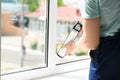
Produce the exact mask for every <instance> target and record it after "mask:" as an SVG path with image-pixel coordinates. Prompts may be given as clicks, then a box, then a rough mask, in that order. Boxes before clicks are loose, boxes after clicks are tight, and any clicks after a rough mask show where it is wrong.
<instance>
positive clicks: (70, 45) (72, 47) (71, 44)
mask: <svg viewBox="0 0 120 80" xmlns="http://www.w3.org/2000/svg"><path fill="white" fill-rule="evenodd" d="M62 48H66V54H65V55H71V54H73V53H75V51H76V50H77V49H78V47H77V46H76V44H75V42H74V41H70V42H69V43H67V44H65V45H64V46H63V47H62Z"/></svg>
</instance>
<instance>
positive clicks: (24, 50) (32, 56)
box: [1, 0, 48, 74]
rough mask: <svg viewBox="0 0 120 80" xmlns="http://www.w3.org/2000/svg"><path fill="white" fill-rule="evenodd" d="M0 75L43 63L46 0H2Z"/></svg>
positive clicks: (44, 55) (42, 64) (45, 44)
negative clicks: (0, 73)
mask: <svg viewBox="0 0 120 80" xmlns="http://www.w3.org/2000/svg"><path fill="white" fill-rule="evenodd" d="M1 4H2V5H1V10H2V15H1V17H2V27H1V29H2V33H1V34H2V35H1V70H2V74H6V73H11V72H16V71H24V70H30V69H33V68H41V67H46V66H47V62H46V61H47V60H46V59H47V58H46V55H47V54H46V52H47V48H46V47H47V43H46V42H47V41H46V40H47V39H46V38H47V36H48V35H47V34H46V33H47V32H46V31H47V25H46V21H47V20H46V19H47V17H46V10H47V9H46V6H47V5H46V4H47V3H46V0H2V2H1Z"/></svg>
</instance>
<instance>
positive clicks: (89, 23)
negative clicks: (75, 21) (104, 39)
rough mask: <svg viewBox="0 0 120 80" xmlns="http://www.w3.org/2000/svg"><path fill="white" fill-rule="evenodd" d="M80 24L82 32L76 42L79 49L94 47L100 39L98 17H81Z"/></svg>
mask: <svg viewBox="0 0 120 80" xmlns="http://www.w3.org/2000/svg"><path fill="white" fill-rule="evenodd" d="M82 25H83V27H82V28H83V29H82V31H83V33H82V36H81V38H80V40H79V41H78V42H77V43H76V44H77V45H78V47H79V48H81V49H90V50H94V49H96V48H97V47H98V45H99V39H100V18H89V19H88V18H87V19H86V18H84V19H82Z"/></svg>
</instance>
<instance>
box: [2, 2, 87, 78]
mask: <svg viewBox="0 0 120 80" xmlns="http://www.w3.org/2000/svg"><path fill="white" fill-rule="evenodd" d="M48 1H49V16H48V19H49V29H48V32H49V42H48V62H47V63H48V64H47V67H45V68H41V69H34V70H29V71H24V72H22V71H21V72H18V73H14V74H8V75H2V76H1V79H2V80H32V79H37V78H41V77H46V76H48V75H54V74H59V73H63V72H67V71H71V70H76V69H84V68H88V65H89V64H88V63H89V60H84V59H82V60H81V61H76V62H72V63H67V64H62V65H56V23H57V0H48ZM83 60H84V61H83ZM81 65H82V66H81Z"/></svg>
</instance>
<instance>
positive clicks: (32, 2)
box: [24, 0, 40, 12]
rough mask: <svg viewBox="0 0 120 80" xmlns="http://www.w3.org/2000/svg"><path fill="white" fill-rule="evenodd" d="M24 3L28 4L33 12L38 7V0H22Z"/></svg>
mask: <svg viewBox="0 0 120 80" xmlns="http://www.w3.org/2000/svg"><path fill="white" fill-rule="evenodd" d="M24 3H26V4H28V7H29V11H31V12H33V11H35V10H36V9H37V8H38V7H39V3H40V1H39V0H24Z"/></svg>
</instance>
